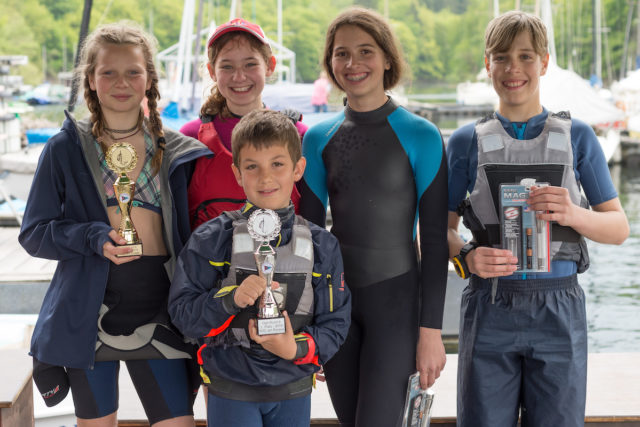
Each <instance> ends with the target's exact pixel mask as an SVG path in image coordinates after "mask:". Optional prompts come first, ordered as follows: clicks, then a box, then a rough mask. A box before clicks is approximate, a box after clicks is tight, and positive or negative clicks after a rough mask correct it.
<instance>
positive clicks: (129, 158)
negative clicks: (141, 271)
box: [105, 142, 142, 257]
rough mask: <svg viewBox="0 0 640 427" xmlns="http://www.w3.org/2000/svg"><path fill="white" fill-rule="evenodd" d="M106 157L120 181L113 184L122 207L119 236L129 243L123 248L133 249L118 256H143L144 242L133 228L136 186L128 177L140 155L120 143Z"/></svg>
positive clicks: (123, 143)
mask: <svg viewBox="0 0 640 427" xmlns="http://www.w3.org/2000/svg"><path fill="white" fill-rule="evenodd" d="M105 157H106V161H107V166H109V169H111V170H112V171H114V172H115V173H117V174H118V179H116V182H115V183H114V184H113V190H114V191H115V194H116V198H117V199H118V206H120V213H121V216H120V227H119V228H118V234H119V235H120V236H121V237H122V238H124V239H125V240H126V241H127V243H126V244H125V245H123V246H126V247H129V248H131V252H129V253H127V254H122V255H117V256H118V257H127V256H136V255H142V242H141V241H140V238H139V237H138V232H137V231H136V228H135V227H134V226H133V221H131V204H132V202H133V193H134V192H135V189H136V184H135V182H133V181H131V180H130V179H129V177H128V176H127V173H129V172H131V171H132V170H133V169H134V168H135V167H136V163H137V162H138V155H137V153H136V150H135V148H133V146H132V145H131V144H129V143H127V142H118V143H115V144H113V145H112V146H111V147H109V149H108V150H107V153H106V154H105Z"/></svg>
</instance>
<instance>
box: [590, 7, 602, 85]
mask: <svg viewBox="0 0 640 427" xmlns="http://www.w3.org/2000/svg"><path fill="white" fill-rule="evenodd" d="M601 6H602V5H601V2H600V0H593V37H592V40H593V59H594V70H593V74H595V76H596V77H597V80H598V83H599V82H601V81H602V31H601V29H600V26H601V24H602V17H601V9H600V8H601Z"/></svg>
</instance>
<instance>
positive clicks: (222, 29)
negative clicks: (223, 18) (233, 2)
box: [207, 18, 269, 48]
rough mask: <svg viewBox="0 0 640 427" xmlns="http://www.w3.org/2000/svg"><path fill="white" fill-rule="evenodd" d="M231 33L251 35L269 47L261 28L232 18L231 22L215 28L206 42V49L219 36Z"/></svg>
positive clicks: (240, 19)
mask: <svg viewBox="0 0 640 427" xmlns="http://www.w3.org/2000/svg"><path fill="white" fill-rule="evenodd" d="M232 31H244V32H246V33H249V34H251V35H252V36H254V37H255V38H257V39H258V40H260V41H261V42H262V43H264V44H266V45H267V46H268V45H269V42H268V41H267V37H266V36H265V35H264V31H262V28H260V26H259V25H257V24H253V23H251V22H249V21H246V20H244V19H242V18H234V19H232V20H231V21H229V22H225V23H224V24H222V25H220V26H219V27H218V28H216V30H215V31H214V32H213V34H212V35H211V37H210V38H209V42H207V48H209V47H211V45H212V44H213V42H215V41H216V40H217V39H218V38H219V37H220V36H221V35H223V34H227V33H230V32H232Z"/></svg>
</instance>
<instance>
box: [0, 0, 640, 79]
mask: <svg viewBox="0 0 640 427" xmlns="http://www.w3.org/2000/svg"><path fill="white" fill-rule="evenodd" d="M385 1H386V6H385ZM601 1H602V16H603V28H604V31H603V34H602V40H603V47H602V52H603V60H602V61H603V62H602V63H603V73H602V75H603V80H604V81H605V84H606V83H607V82H611V81H612V80H614V79H617V78H618V77H619V75H620V69H621V67H622V63H621V61H622V57H623V45H624V40H625V29H626V28H627V15H628V11H629V7H630V6H631V5H632V4H633V5H635V3H636V2H637V0H601ZM196 3H197V2H196ZM230 3H231V1H230V0H205V1H204V8H203V9H204V10H203V22H205V23H208V22H211V21H213V22H215V23H218V24H219V23H222V22H224V21H226V20H228V18H229V7H230ZM241 4H242V9H241V13H242V16H244V17H245V18H247V19H249V20H252V21H255V22H257V23H259V24H260V25H261V26H262V27H263V29H264V30H265V32H266V33H267V35H268V36H269V37H271V38H272V39H276V32H277V23H276V17H277V11H276V0H245V1H243V2H242V3H241ZM351 4H354V2H351V1H348V0H284V1H283V41H284V45H285V46H287V47H289V48H290V49H292V50H293V51H294V52H296V63H297V76H296V77H297V80H298V81H305V82H310V81H313V80H314V79H315V78H316V76H317V74H318V71H319V58H320V55H321V52H322V48H323V43H324V36H325V31H326V27H327V25H328V23H329V22H330V21H331V19H333V17H335V16H336V14H337V13H339V12H340V11H341V10H342V9H344V8H346V7H348V6H350V5H351ZM358 4H360V5H362V6H365V7H369V8H373V9H376V10H378V11H380V12H381V13H384V11H385V10H386V11H387V12H388V17H389V19H390V21H391V22H392V24H393V26H394V28H395V30H396V32H397V34H398V36H399V38H400V40H401V42H402V45H403V47H404V51H405V56H406V60H407V62H408V64H409V65H410V76H409V78H410V81H412V82H413V83H414V84H416V83H420V85H428V84H433V83H449V84H451V83H456V82H459V81H463V80H473V79H474V78H475V75H476V74H477V73H478V71H479V70H480V69H481V68H482V64H483V63H482V58H483V37H484V28H485V27H486V24H487V22H488V21H489V20H490V19H491V18H492V17H493V2H492V1H490V0H392V1H390V0H362V1H360V2H358ZM552 4H553V6H552V7H553V16H554V32H555V38H556V50H557V55H558V58H557V59H558V63H559V65H560V66H562V67H564V68H572V69H573V70H575V71H576V72H577V73H579V74H580V75H582V76H583V77H585V78H588V77H589V75H590V74H591V73H592V72H593V66H592V64H593V52H592V51H593V49H592V40H593V36H594V34H593V30H592V15H593V2H592V1H591V0H563V1H552ZM83 5H84V1H83V0H65V1H60V0H4V1H3V2H2V3H1V4H0V55H11V54H20V55H28V57H29V64H28V65H27V66H22V67H20V68H19V69H18V70H16V71H17V72H18V73H20V74H21V75H23V76H24V80H25V82H26V83H31V84H38V83H41V82H42V81H44V80H45V79H46V80H51V81H55V79H56V76H57V74H58V73H59V72H61V71H70V70H71V69H72V68H73V63H74V58H75V50H76V47H77V41H78V32H79V28H80V21H81V18H82V10H83ZM517 5H519V7H520V8H521V9H522V10H525V11H528V12H533V11H534V9H535V2H534V1H533V0H529V1H525V0H515V1H514V0H509V1H500V10H501V11H506V10H509V9H512V8H514V7H516V6H517ZM638 7H640V5H639V6H638ZM181 16H182V2H181V1H179V0H94V1H93V9H92V14H91V24H90V30H91V29H93V28H95V27H96V26H98V25H100V24H101V23H107V22H114V21H119V20H122V19H126V20H132V21H135V22H138V23H139V24H140V25H142V26H143V27H144V28H146V29H147V30H150V31H151V32H152V33H153V34H154V35H155V37H156V38H157V39H158V43H159V48H160V50H162V49H164V48H167V47H169V46H171V45H172V44H174V43H176V42H177V41H178V38H179V33H180V22H181ZM639 26H640V25H639V24H638V19H637V10H636V12H635V13H634V14H633V19H632V21H630V25H629V28H631V31H630V38H629V39H630V42H629V48H628V52H629V53H628V55H627V57H628V58H629V59H628V61H627V64H626V68H627V69H630V68H635V63H636V58H637V57H638V54H639V50H638V44H639V43H638V40H639V39H640V37H639V36H638V34H637V33H638V28H639Z"/></svg>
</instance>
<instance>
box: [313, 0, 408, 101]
mask: <svg viewBox="0 0 640 427" xmlns="http://www.w3.org/2000/svg"><path fill="white" fill-rule="evenodd" d="M344 25H354V26H356V27H359V28H360V29H361V30H363V31H364V32H366V33H367V34H369V35H370V36H371V37H372V38H373V40H375V42H376V44H377V45H378V46H380V49H382V52H383V53H384V56H385V58H386V60H387V61H389V64H390V67H389V69H388V70H385V71H384V77H383V86H384V90H389V89H391V88H393V87H394V86H395V85H397V84H398V82H399V81H400V78H401V77H402V72H403V71H404V68H405V63H404V60H403V58H402V47H401V46H400V43H399V42H398V39H397V38H396V36H395V34H394V33H393V31H392V30H391V27H390V26H389V23H388V22H387V21H386V20H385V19H384V18H383V17H382V16H381V15H380V14H379V13H377V12H374V11H373V10H369V9H365V8H363V7H351V8H349V9H347V10H345V11H344V12H342V13H341V14H340V15H338V16H337V17H336V18H335V19H334V20H333V21H332V22H331V24H329V28H328V29H327V37H326V40H325V44H324V56H323V64H322V65H323V67H324V69H325V71H326V72H327V75H328V76H329V77H330V78H331V81H332V82H333V84H335V85H336V87H338V88H340V89H342V88H341V87H340V84H338V81H337V80H336V76H335V75H334V74H333V68H332V66H331V58H332V57H333V44H334V42H335V39H336V32H337V31H338V29H339V28H340V27H342V26H344Z"/></svg>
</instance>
